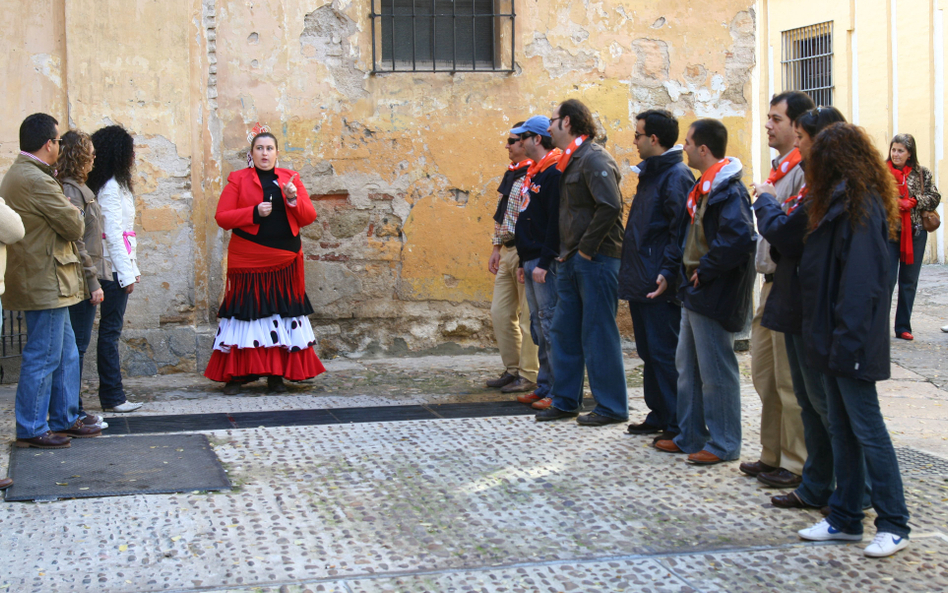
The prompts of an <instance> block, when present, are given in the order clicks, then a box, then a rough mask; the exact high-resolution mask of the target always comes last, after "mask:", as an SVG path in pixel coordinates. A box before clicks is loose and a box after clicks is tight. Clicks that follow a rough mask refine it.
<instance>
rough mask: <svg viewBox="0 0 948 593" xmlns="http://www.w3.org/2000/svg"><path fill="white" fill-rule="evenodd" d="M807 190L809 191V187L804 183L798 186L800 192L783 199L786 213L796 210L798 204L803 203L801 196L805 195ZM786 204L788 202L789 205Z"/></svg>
mask: <svg viewBox="0 0 948 593" xmlns="http://www.w3.org/2000/svg"><path fill="white" fill-rule="evenodd" d="M809 191H810V188H808V187H807V186H806V184H805V183H804V184H803V185H801V186H800V193H798V194H797V195H795V196H790V197H789V198H787V199H786V200H784V201H783V205H784V206H786V207H787V214H790V213H791V212H793V211H794V210H796V209H797V208H798V207H799V206H800V204H802V203H803V198H805V197H806V194H807V192H809ZM787 204H790V205H789V206H787Z"/></svg>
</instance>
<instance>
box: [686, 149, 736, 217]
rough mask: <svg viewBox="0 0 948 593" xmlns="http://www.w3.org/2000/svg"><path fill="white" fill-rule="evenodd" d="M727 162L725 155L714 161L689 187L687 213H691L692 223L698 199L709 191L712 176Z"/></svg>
mask: <svg viewBox="0 0 948 593" xmlns="http://www.w3.org/2000/svg"><path fill="white" fill-rule="evenodd" d="M729 162H730V161H729V160H727V157H725V158H723V159H721V160H720V161H718V162H716V163H715V164H714V165H712V167H711V168H710V169H708V170H707V171H705V172H704V174H703V175H702V176H701V179H699V180H698V183H696V184H695V186H694V187H693V188H691V193H689V194H688V214H690V215H691V223H692V224H694V222H695V210H697V209H698V200H700V199H701V198H702V197H703V196H706V195H708V194H709V193H710V192H711V182H712V181H714V176H715V175H717V174H718V172H719V171H720V170H721V169H723V168H724V165H726V164H728V163H729Z"/></svg>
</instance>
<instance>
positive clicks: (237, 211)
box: [214, 167, 316, 236]
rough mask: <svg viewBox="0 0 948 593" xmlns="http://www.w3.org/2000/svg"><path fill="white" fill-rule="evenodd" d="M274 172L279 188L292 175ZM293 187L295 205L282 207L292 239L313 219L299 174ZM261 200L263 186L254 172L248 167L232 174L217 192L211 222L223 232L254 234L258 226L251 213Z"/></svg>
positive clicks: (310, 204) (313, 209)
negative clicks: (212, 220)
mask: <svg viewBox="0 0 948 593" xmlns="http://www.w3.org/2000/svg"><path fill="white" fill-rule="evenodd" d="M274 172H276V175H277V181H278V182H279V183H280V188H281V189H282V188H283V186H284V185H286V183H287V182H288V181H289V180H290V178H291V177H293V175H294V174H295V173H296V172H295V171H291V170H289V169H280V168H276V169H274ZM293 185H295V186H296V206H290V205H289V204H287V205H286V218H287V219H288V220H289V221H290V230H292V231H293V235H294V236H296V235H298V234H299V233H300V227H304V226H306V225H308V224H311V223H312V222H313V221H314V220H316V209H315V208H313V202H312V200H310V199H309V194H308V193H306V188H305V187H303V182H302V181H300V178H299V175H297V176H296V177H294V178H293ZM262 201H263V186H261V185H260V178H259V177H258V176H257V170H256V169H254V168H253V167H248V168H246V169H240V170H237V171H234V172H233V173H231V174H230V175H228V176H227V186H226V187H225V188H224V191H223V192H221V199H220V201H218V202H217V213H216V214H215V215H214V220H216V221H217V225H218V226H220V227H221V228H222V229H224V230H227V231H229V230H232V229H236V228H239V229H240V230H242V231H244V232H247V233H250V234H251V235H256V234H257V231H258V230H259V229H260V225H259V224H254V223H253V211H254V208H256V207H257V204H259V203H260V202H262Z"/></svg>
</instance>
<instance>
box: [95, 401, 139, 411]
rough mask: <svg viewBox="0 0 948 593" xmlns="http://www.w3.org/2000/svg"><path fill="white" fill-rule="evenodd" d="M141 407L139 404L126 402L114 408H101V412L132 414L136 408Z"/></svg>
mask: <svg viewBox="0 0 948 593" xmlns="http://www.w3.org/2000/svg"><path fill="white" fill-rule="evenodd" d="M142 405H143V404H142V403H140V402H130V401H128V400H126V401H125V403H123V404H119V405H117V406H115V407H114V408H102V411H103V412H134V411H135V410H137V409H138V408H140V407H142Z"/></svg>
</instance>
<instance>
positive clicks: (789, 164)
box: [767, 148, 803, 185]
mask: <svg viewBox="0 0 948 593" xmlns="http://www.w3.org/2000/svg"><path fill="white" fill-rule="evenodd" d="M802 160H803V157H802V156H801V155H800V150H799V149H797V148H794V149H793V150H791V151H790V154H788V155H787V158H785V159H783V162H782V163H780V165H779V166H777V168H776V169H771V170H770V177H768V178H767V183H769V184H770V185H776V183H777V182H778V181H780V180H781V179H783V178H784V177H785V176H786V175H787V173H789V172H790V170H791V169H793V168H794V167H796V166H797V165H799V164H800V161H802Z"/></svg>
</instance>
